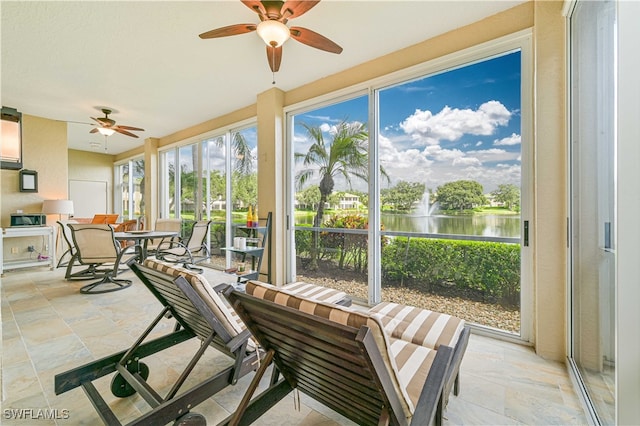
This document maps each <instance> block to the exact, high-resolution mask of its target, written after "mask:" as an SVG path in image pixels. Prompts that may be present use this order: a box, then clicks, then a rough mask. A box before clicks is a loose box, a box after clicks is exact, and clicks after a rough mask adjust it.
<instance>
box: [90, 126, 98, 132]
mask: <svg viewBox="0 0 640 426" xmlns="http://www.w3.org/2000/svg"><path fill="white" fill-rule="evenodd" d="M89 133H98V128H97V127H94V128H93V129H91V130H89Z"/></svg>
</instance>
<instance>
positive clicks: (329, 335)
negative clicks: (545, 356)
mask: <svg viewBox="0 0 640 426" xmlns="http://www.w3.org/2000/svg"><path fill="white" fill-rule="evenodd" d="M224 295H225V296H226V297H227V298H228V300H229V301H230V302H231V305H232V307H233V308H234V310H235V311H236V312H237V313H238V315H239V316H240V318H242V320H243V321H244V323H245V324H246V326H247V328H248V329H249V330H251V332H252V333H253V336H254V338H255V339H256V340H257V341H258V342H259V344H260V346H261V347H262V348H263V349H264V350H265V351H266V355H265V357H264V359H263V362H262V364H261V366H260V368H259V370H258V372H257V373H256V375H255V376H254V378H253V381H252V383H251V384H250V385H249V388H248V390H247V392H246V393H245V395H244V397H243V399H242V401H241V402H240V405H239V406H238V409H237V410H236V412H235V413H234V414H233V415H232V416H231V417H229V418H228V419H226V420H225V421H224V422H223V423H221V424H225V425H226V424H229V425H238V424H242V425H245V424H250V423H252V422H253V421H255V420H256V419H258V418H259V417H260V416H261V415H262V414H264V413H265V412H267V411H268V410H269V409H270V408H271V407H272V406H273V405H275V404H276V403H277V402H278V401H280V400H281V399H282V398H284V397H285V396H286V395H287V394H288V393H290V392H291V391H292V390H293V389H299V390H300V391H301V392H303V393H305V394H306V395H308V396H310V397H311V398H313V399H315V400H317V401H319V402H321V403H322V404H324V405H325V406H327V407H329V408H331V409H333V410H335V411H336V412H338V413H340V414H341V415H343V416H345V417H347V418H349V419H350V420H352V421H354V422H356V423H358V424H361V425H376V424H378V425H386V424H391V425H408V424H411V425H420V426H424V425H429V424H431V422H432V421H434V422H435V424H436V425H439V424H441V422H442V411H443V409H444V404H445V402H446V401H445V398H444V396H443V391H444V390H445V389H446V383H447V382H448V378H449V377H450V376H451V374H452V372H451V369H450V366H451V361H452V358H453V356H454V349H453V348H452V347H450V346H446V345H444V344H442V342H441V343H440V344H439V345H438V348H437V349H433V348H429V347H427V346H424V345H421V344H416V343H412V342H411V341H408V340H405V339H401V338H395V337H392V336H391V335H389V334H388V333H387V331H386V330H385V324H384V323H383V319H382V317H383V315H381V314H377V313H370V312H361V311H356V310H353V309H349V308H347V307H342V306H337V305H331V304H326V303H322V302H317V301H312V300H309V299H305V298H304V297H299V296H296V295H294V294H290V293H288V292H283V291H280V290H279V289H274V288H273V287H269V286H264V285H261V284H260V283H257V282H252V281H250V282H248V283H247V286H246V293H243V292H240V291H238V290H236V289H235V288H233V287H231V286H229V287H228V288H227V290H225V292H224ZM390 326H391V325H390V324H389V323H387V324H386V328H389V327H390ZM436 328H438V327H436ZM456 330H457V331H456V333H458V334H457V336H455V338H453V339H452V341H453V342H454V344H455V345H456V346H460V345H463V346H465V347H466V339H468V332H469V330H468V328H467V327H464V326H462V327H459V325H456ZM436 340H438V341H440V340H441V339H440V338H437V339H436ZM462 352H464V350H462ZM272 361H273V363H274V364H275V368H276V369H277V371H278V372H279V373H281V374H282V377H283V378H282V379H280V380H275V379H274V378H273V376H272V381H271V385H270V386H269V388H268V389H267V390H265V391H264V392H262V393H261V394H260V395H258V396H256V397H255V398H254V397H253V393H254V392H255V390H256V388H257V386H258V383H259V381H260V378H261V377H262V376H263V374H264V373H265V371H266V367H267V364H269V363H270V362H272ZM456 376H457V374H456Z"/></svg>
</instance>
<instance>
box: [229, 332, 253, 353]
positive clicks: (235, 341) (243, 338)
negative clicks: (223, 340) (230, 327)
mask: <svg viewBox="0 0 640 426" xmlns="http://www.w3.org/2000/svg"><path fill="white" fill-rule="evenodd" d="M250 337H251V332H250V331H249V330H248V329H244V330H243V331H242V332H241V333H240V334H238V335H237V336H235V337H233V338H231V340H229V341H228V342H227V348H229V351H231V352H235V351H237V350H238V349H239V348H241V347H242V346H243V345H246V344H247V341H248V340H249V338H250Z"/></svg>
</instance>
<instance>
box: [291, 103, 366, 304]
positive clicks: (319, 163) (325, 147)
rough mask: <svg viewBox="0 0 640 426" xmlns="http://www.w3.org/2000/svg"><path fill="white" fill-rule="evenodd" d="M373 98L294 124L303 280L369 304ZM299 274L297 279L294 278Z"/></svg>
mask: <svg viewBox="0 0 640 426" xmlns="http://www.w3.org/2000/svg"><path fill="white" fill-rule="evenodd" d="M368 99H369V97H368V96H362V95H360V96H355V97H352V98H349V99H343V100H340V101H338V102H334V103H332V104H330V105H322V106H317V107H316V108H312V109H308V110H304V111H297V112H296V113H293V114H291V115H290V117H289V121H290V130H291V132H293V133H292V139H293V144H292V149H293V159H294V165H293V170H294V171H293V180H294V182H293V187H294V193H293V197H292V209H293V217H292V219H291V220H292V221H293V224H294V229H295V233H294V246H295V253H294V255H293V261H292V262H291V263H292V270H293V269H295V274H296V275H297V276H296V279H298V280H304V281H310V282H316V283H320V284H322V285H325V286H328V287H334V288H339V289H341V290H344V291H346V292H348V293H349V294H351V295H353V296H356V297H361V298H363V299H365V300H366V298H367V296H366V295H367V288H368V285H367V282H368V261H369V258H368V247H367V245H368V220H369V195H368V187H369V179H368V163H369V155H368V150H369V149H368V146H369V137H370V134H369V125H368V122H367V118H368ZM292 272H294V271H292Z"/></svg>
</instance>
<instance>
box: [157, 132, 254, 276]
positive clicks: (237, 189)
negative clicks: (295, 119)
mask: <svg viewBox="0 0 640 426" xmlns="http://www.w3.org/2000/svg"><path fill="white" fill-rule="evenodd" d="M228 153H230V155H229V154H228ZM257 158H258V157H257V132H256V127H255V125H253V126H251V125H249V126H242V127H238V128H233V129H230V130H227V131H220V132H219V133H217V134H214V135H211V136H206V137H203V138H199V139H197V140H196V141H195V142H194V141H191V142H186V143H185V144H184V145H179V146H176V147H172V148H169V149H165V150H162V151H161V152H160V173H159V175H160V188H161V189H160V216H161V217H176V218H181V219H183V221H184V223H185V226H184V228H185V232H188V228H189V224H190V223H192V222H193V221H195V220H201V219H209V220H211V221H212V223H211V232H210V240H209V245H210V249H211V253H212V259H211V262H210V263H211V264H212V265H214V266H217V267H220V268H224V267H228V266H230V264H231V263H232V262H234V261H235V259H234V258H233V256H231V255H230V254H229V253H227V252H225V251H222V250H220V249H221V248H222V247H225V246H228V245H229V244H230V241H231V238H232V236H233V235H234V233H235V227H237V226H238V225H240V224H246V221H247V213H248V210H249V207H250V206H251V208H252V211H253V210H255V208H256V203H257V198H258V197H257ZM260 216H261V217H262V216H263V214H260Z"/></svg>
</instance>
